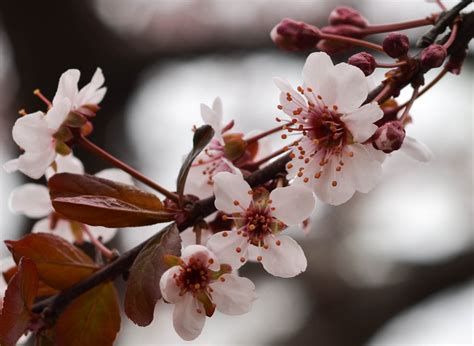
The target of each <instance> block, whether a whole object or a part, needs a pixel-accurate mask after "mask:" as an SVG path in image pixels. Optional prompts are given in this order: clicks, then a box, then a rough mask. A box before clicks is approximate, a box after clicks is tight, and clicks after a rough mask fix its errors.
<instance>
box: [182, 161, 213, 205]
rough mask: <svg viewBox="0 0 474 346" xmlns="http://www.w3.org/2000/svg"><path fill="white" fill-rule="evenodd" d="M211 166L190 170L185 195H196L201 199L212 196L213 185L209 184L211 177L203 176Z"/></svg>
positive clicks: (196, 167) (195, 167)
mask: <svg viewBox="0 0 474 346" xmlns="http://www.w3.org/2000/svg"><path fill="white" fill-rule="evenodd" d="M207 167H209V165H201V166H193V167H191V169H190V170H189V173H188V178H187V179H186V185H185V187H184V193H185V194H187V195H194V196H197V197H199V198H206V197H209V196H212V194H213V192H214V190H213V187H212V185H211V184H209V183H208V180H209V177H208V175H207V174H203V172H205V171H206V168H207Z"/></svg>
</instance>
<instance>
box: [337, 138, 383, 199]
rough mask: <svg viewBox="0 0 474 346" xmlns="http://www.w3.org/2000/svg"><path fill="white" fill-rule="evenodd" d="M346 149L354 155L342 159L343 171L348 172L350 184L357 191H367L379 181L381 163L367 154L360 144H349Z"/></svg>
mask: <svg viewBox="0 0 474 346" xmlns="http://www.w3.org/2000/svg"><path fill="white" fill-rule="evenodd" d="M348 150H350V151H352V152H353V153H354V156H353V157H351V158H349V159H347V160H344V162H345V166H344V168H343V171H344V170H345V172H348V173H349V175H350V179H351V181H352V184H353V186H354V188H355V189H356V190H357V191H360V192H363V193H367V192H369V191H370V190H372V189H373V188H374V186H375V185H377V183H378V182H379V181H380V178H381V177H382V165H381V163H380V161H378V160H375V159H373V158H372V157H371V156H370V155H369V153H368V152H367V150H366V149H365V146H363V145H362V144H353V145H350V146H349V147H348Z"/></svg>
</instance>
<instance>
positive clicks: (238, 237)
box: [207, 231, 249, 270]
mask: <svg viewBox="0 0 474 346" xmlns="http://www.w3.org/2000/svg"><path fill="white" fill-rule="evenodd" d="M207 247H209V249H211V250H212V252H214V253H215V254H216V256H217V258H218V259H219V262H220V263H222V264H229V265H230V266H231V267H232V270H237V269H239V268H240V267H241V266H242V265H244V264H245V262H246V261H247V258H248V252H247V250H248V247H249V243H248V238H246V237H244V236H242V234H238V232H237V231H224V232H219V233H216V234H214V235H213V236H212V237H210V238H209V240H208V241H207ZM237 249H240V251H237ZM242 258H243V259H244V260H243V261H242Z"/></svg>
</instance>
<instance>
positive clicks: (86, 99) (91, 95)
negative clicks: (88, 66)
mask: <svg viewBox="0 0 474 346" xmlns="http://www.w3.org/2000/svg"><path fill="white" fill-rule="evenodd" d="M104 81H105V78H104V74H103V73H102V69H100V68H97V69H96V71H95V73H94V75H93V76H92V79H91V81H90V82H89V83H88V84H87V85H85V86H84V87H83V88H82V89H81V90H80V91H79V93H78V95H77V98H76V100H75V104H74V106H75V107H81V106H84V105H97V104H99V103H100V102H101V101H102V99H103V98H104V95H105V92H106V91H107V89H106V88H101V86H102V85H103V84H104Z"/></svg>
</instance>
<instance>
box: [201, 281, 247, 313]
mask: <svg viewBox="0 0 474 346" xmlns="http://www.w3.org/2000/svg"><path fill="white" fill-rule="evenodd" d="M209 286H211V288H212V289H213V292H212V301H213V303H215V304H216V309H217V310H219V311H220V312H222V313H224V314H227V315H242V314H245V313H247V312H249V311H250V309H251V308H252V303H253V301H254V300H255V299H256V295H255V285H254V284H253V282H252V281H250V280H249V279H247V278H242V277H239V276H237V275H233V274H224V275H222V276H221V277H220V278H219V279H218V280H216V281H214V282H213V283H211V284H210V285H209Z"/></svg>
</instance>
